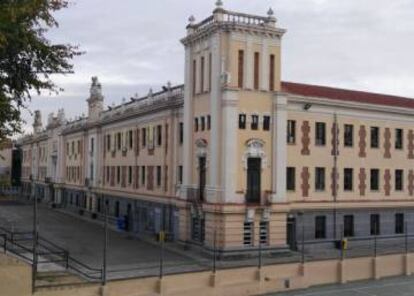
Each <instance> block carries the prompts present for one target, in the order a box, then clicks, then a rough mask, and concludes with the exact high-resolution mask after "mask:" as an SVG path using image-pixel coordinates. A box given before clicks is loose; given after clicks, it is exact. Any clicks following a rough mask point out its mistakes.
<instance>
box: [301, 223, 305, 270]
mask: <svg viewBox="0 0 414 296" xmlns="http://www.w3.org/2000/svg"><path fill="white" fill-rule="evenodd" d="M304 220H305V218H304V217H303V216H302V254H301V263H302V264H304V263H305V221H304Z"/></svg>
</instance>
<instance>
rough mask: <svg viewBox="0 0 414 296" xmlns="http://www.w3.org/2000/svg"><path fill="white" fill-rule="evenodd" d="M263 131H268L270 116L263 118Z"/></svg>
mask: <svg viewBox="0 0 414 296" xmlns="http://www.w3.org/2000/svg"><path fill="white" fill-rule="evenodd" d="M263 130H264V131H268V130H270V116H266V115H265V116H263Z"/></svg>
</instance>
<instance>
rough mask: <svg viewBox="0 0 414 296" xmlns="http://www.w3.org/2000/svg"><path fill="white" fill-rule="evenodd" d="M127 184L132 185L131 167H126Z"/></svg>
mask: <svg viewBox="0 0 414 296" xmlns="http://www.w3.org/2000/svg"><path fill="white" fill-rule="evenodd" d="M128 184H129V185H131V184H132V166H129V167H128Z"/></svg>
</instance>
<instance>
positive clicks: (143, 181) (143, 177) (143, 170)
mask: <svg viewBox="0 0 414 296" xmlns="http://www.w3.org/2000/svg"><path fill="white" fill-rule="evenodd" d="M141 184H142V185H145V166H144V165H143V166H142V167H141Z"/></svg>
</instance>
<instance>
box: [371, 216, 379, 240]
mask: <svg viewBox="0 0 414 296" xmlns="http://www.w3.org/2000/svg"><path fill="white" fill-rule="evenodd" d="M370 228H371V231H370V233H371V235H379V234H380V233H381V229H380V216H379V215H378V214H371V217H370Z"/></svg>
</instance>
